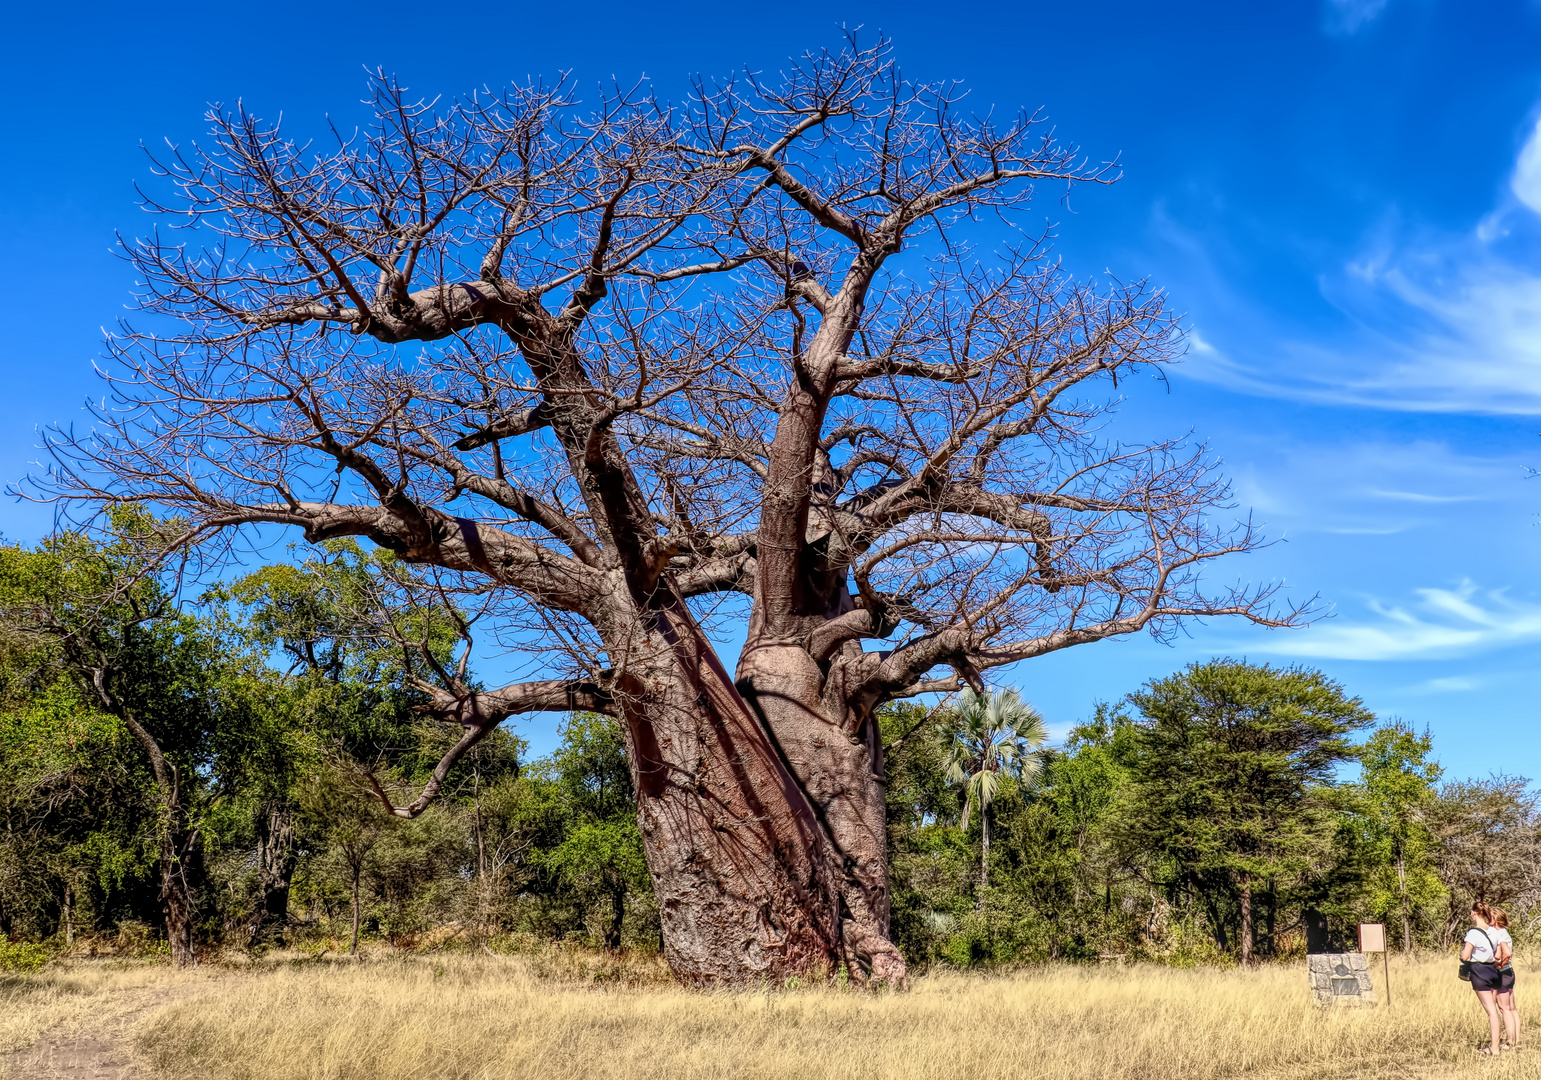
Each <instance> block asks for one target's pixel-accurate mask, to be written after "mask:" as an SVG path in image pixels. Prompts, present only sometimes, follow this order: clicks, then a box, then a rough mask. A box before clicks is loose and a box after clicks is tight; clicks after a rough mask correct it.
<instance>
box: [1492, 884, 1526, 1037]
mask: <svg viewBox="0 0 1541 1080" xmlns="http://www.w3.org/2000/svg"><path fill="white" fill-rule="evenodd" d="M1490 906H1491V905H1490ZM1492 910H1493V928H1492V929H1491V930H1489V931H1488V933H1489V934H1490V935H1491V936H1492V938H1493V944H1494V945H1495V946H1496V947H1497V949H1498V995H1497V997H1495V998H1494V999H1493V1000H1494V1001H1495V1002H1496V1003H1497V1005H1498V1012H1499V1013H1500V1015H1502V1016H1503V1018H1504V1031H1505V1033H1506V1034H1507V1035H1508V1036H1509V1049H1510V1050H1518V1049H1519V1048H1520V1010H1519V1006H1518V1005H1516V1004H1515V1003H1514V939H1513V938H1511V937H1510V936H1509V915H1508V912H1506V911H1504V909H1503V908H1501V907H1496V906H1493V907H1492Z"/></svg>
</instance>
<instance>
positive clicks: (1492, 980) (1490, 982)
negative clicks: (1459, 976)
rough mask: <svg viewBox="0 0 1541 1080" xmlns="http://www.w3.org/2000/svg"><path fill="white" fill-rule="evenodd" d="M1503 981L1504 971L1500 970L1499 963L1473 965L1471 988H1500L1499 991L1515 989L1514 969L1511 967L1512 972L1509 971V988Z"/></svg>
mask: <svg viewBox="0 0 1541 1080" xmlns="http://www.w3.org/2000/svg"><path fill="white" fill-rule="evenodd" d="M1503 982H1504V977H1503V973H1502V972H1500V971H1499V970H1498V965H1497V964H1472V966H1471V988H1472V989H1473V990H1498V991H1503V990H1504V989H1513V987H1514V973H1513V969H1510V973H1509V986H1508V987H1507V988H1506V987H1505V986H1504V985H1503Z"/></svg>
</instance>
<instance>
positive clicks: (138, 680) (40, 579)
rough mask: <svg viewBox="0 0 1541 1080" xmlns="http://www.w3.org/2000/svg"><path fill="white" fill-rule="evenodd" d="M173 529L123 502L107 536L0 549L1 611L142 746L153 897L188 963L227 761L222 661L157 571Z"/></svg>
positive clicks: (39, 657)
mask: <svg viewBox="0 0 1541 1080" xmlns="http://www.w3.org/2000/svg"><path fill="white" fill-rule="evenodd" d="M175 531H176V530H175V529H174V528H173V527H171V526H169V525H168V524H166V523H162V522H158V521H156V520H154V519H153V518H150V517H149V516H148V515H145V514H143V513H141V512H139V511H137V510H134V509H133V508H121V509H119V510H118V511H117V512H115V513H114V515H113V516H112V518H111V534H110V536H109V538H108V540H107V542H105V543H103V544H97V543H94V542H92V541H90V540H89V539H87V538H86V537H84V536H82V535H79V534H74V533H64V534H60V535H57V536H53V537H50V538H49V539H47V540H45V541H43V542H42V543H41V544H39V545H38V546H37V547H36V548H34V549H32V550H27V549H23V548H20V547H3V548H0V618H3V620H4V622H5V624H6V627H7V629H8V630H9V632H11V633H13V634H16V635H20V636H21V637H23V638H25V639H28V640H29V641H30V642H31V643H32V644H33V647H34V652H33V658H34V662H35V663H36V664H38V665H40V666H42V667H53V668H56V669H57V670H58V671H60V672H62V673H64V674H66V675H67V676H68V677H69V678H70V679H71V680H72V681H73V683H74V685H75V686H76V687H77V688H78V689H79V690H80V691H81V692H82V693H83V694H84V695H86V696H87V697H88V698H89V699H90V700H91V702H92V705H93V707H94V708H95V709H98V710H100V711H101V712H103V713H105V714H107V715H110V716H112V717H114V718H115V719H116V720H117V721H118V722H119V723H120V724H121V725H122V726H123V727H124V728H125V729H126V730H127V732H128V734H129V735H130V736H131V737H132V740H133V741H134V742H135V743H136V744H137V745H138V747H139V750H140V752H141V753H142V754H143V755H144V757H143V760H144V761H145V762H146V763H147V764H148V766H149V772H150V774H151V777H152V778H153V789H154V791H155V793H156V799H155V804H156V817H155V822H156V824H155V836H156V843H157V849H158V855H159V866H160V902H161V905H162V907H163V910H164V913H165V923H166V932H167V937H168V940H169V942H170V945H171V955H172V960H173V962H174V963H175V964H177V965H178V966H184V965H187V964H192V963H194V962H195V961H196V953H195V950H194V941H195V935H196V925H195V924H196V919H197V912H198V879H199V876H200V873H201V871H200V867H199V859H200V851H199V846H200V841H201V821H200V813H201V812H202V811H203V810H204V809H205V808H206V805H207V797H208V796H209V795H210V794H211V792H212V791H213V790H215V784H214V781H216V780H217V778H218V776H219V773H220V769H221V766H222V764H224V763H223V762H221V761H220V760H219V755H218V745H219V729H220V726H221V722H222V720H224V719H226V718H227V717H228V710H226V709H225V708H224V705H225V704H226V703H225V701H224V700H223V698H222V695H221V693H220V682H221V679H222V678H223V676H224V675H225V674H226V673H227V672H228V669H229V664H228V658H227V657H226V656H225V655H224V653H223V651H222V649H221V648H220V646H219V642H218V641H217V639H216V638H215V637H214V636H213V635H211V634H210V633H208V632H207V630H206V628H205V627H204V626H202V625H200V624H199V622H198V621H197V620H196V619H194V618H193V617H192V616H191V615H188V614H186V613H185V612H182V611H181V610H179V608H178V606H177V604H176V602H175V596H174V594H173V593H172V591H171V590H170V589H169V588H168V587H167V586H166V585H165V584H164V583H163V582H162V580H161V579H160V577H159V575H158V574H157V573H156V570H157V567H158V562H157V558H158V555H159V554H160V553H161V552H163V551H164V550H165V549H166V548H167V546H168V544H169V543H170V542H171V539H172V537H173V536H174V534H175Z"/></svg>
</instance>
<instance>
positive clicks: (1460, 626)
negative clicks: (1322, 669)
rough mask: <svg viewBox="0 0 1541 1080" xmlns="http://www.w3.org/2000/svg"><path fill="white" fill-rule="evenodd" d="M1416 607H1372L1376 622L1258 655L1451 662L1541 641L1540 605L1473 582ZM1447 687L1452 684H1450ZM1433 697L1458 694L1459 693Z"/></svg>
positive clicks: (1319, 629) (1426, 593)
mask: <svg viewBox="0 0 1541 1080" xmlns="http://www.w3.org/2000/svg"><path fill="white" fill-rule="evenodd" d="M1415 595H1416V596H1417V597H1418V600H1417V601H1416V602H1415V603H1413V604H1411V605H1407V606H1404V605H1397V604H1387V603H1384V602H1382V601H1380V600H1376V599H1373V598H1372V599H1370V600H1368V601H1366V605H1365V606H1366V608H1367V609H1368V611H1369V613H1370V615H1371V616H1373V617H1372V618H1369V619H1362V620H1358V621H1347V620H1342V619H1336V618H1335V619H1328V620H1323V621H1322V622H1320V623H1317V624H1316V625H1314V626H1311V627H1308V628H1306V629H1304V630H1300V631H1294V632H1284V633H1273V634H1269V635H1267V636H1266V637H1265V638H1264V639H1263V640H1262V641H1261V642H1260V643H1256V644H1249V646H1248V648H1249V650H1251V651H1259V652H1269V653H1274V654H1276V655H1280V656H1295V657H1303V658H1309V659H1314V660H1416V659H1428V658H1439V659H1444V658H1448V657H1451V656H1457V655H1469V654H1471V653H1476V652H1484V651H1488V650H1492V649H1496V648H1504V647H1508V646H1512V645H1520V644H1525V643H1528V642H1533V641H1541V605H1537V604H1532V603H1525V602H1521V601H1516V600H1513V599H1511V598H1509V597H1508V596H1507V595H1505V592H1504V590H1502V589H1495V590H1488V591H1483V590H1480V589H1478V587H1477V586H1476V585H1474V584H1473V583H1472V582H1470V581H1463V582H1462V583H1461V584H1460V586H1459V587H1457V588H1454V589H1440V588H1425V589H1418V590H1415ZM1445 681H1448V680H1445ZM1429 689H1431V690H1441V689H1443V690H1450V689H1457V687H1455V686H1443V687H1436V686H1434V685H1433V684H1430V685H1429Z"/></svg>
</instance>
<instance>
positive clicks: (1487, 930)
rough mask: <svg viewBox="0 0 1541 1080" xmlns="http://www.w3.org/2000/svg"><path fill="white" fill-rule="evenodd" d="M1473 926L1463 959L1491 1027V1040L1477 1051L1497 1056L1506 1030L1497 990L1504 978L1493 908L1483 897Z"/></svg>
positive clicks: (1474, 912) (1473, 915) (1464, 944)
mask: <svg viewBox="0 0 1541 1080" xmlns="http://www.w3.org/2000/svg"><path fill="white" fill-rule="evenodd" d="M1471 921H1472V928H1471V929H1470V930H1468V931H1466V939H1465V941H1464V942H1462V944H1461V959H1462V960H1466V961H1470V962H1471V988H1472V989H1473V990H1475V991H1476V992H1477V1001H1478V1002H1479V1003H1480V1004H1481V1005H1482V1011H1483V1012H1485V1013H1487V1022H1488V1030H1489V1033H1490V1034H1491V1035H1492V1041H1491V1043H1490V1045H1488V1046H1479V1047H1478V1048H1477V1053H1479V1054H1487V1055H1490V1056H1492V1057H1497V1056H1498V1052H1499V1046H1498V1036H1499V1033H1500V1032H1501V1031H1502V1030H1503V1026H1504V1022H1503V1017H1502V1014H1501V1013H1500V1012H1499V1011H1498V1001H1497V998H1498V991H1499V988H1500V986H1501V985H1502V982H1503V978H1502V976H1500V975H1499V973H1498V942H1497V941H1496V940H1495V939H1494V937H1493V909H1492V908H1490V907H1488V906H1487V905H1486V904H1484V903H1482V902H1481V901H1480V900H1479V901H1478V902H1477V903H1475V904H1473V905H1472V906H1471Z"/></svg>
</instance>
